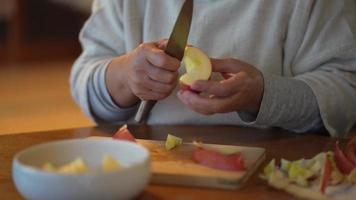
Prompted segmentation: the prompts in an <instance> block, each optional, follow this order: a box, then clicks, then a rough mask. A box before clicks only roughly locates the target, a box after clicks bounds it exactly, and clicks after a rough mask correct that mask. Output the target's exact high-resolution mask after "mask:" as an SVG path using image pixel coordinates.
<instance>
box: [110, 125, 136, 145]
mask: <svg viewBox="0 0 356 200" xmlns="http://www.w3.org/2000/svg"><path fill="white" fill-rule="evenodd" d="M113 139H114V140H126V141H131V142H136V139H135V137H134V136H133V135H132V134H131V133H130V131H129V129H128V128H127V125H126V124H125V125H123V126H122V127H121V128H120V129H119V130H118V131H117V132H116V133H115V135H114V136H113Z"/></svg>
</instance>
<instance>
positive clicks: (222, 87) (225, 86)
mask: <svg viewBox="0 0 356 200" xmlns="http://www.w3.org/2000/svg"><path fill="white" fill-rule="evenodd" d="M191 88H192V89H193V90H196V91H199V92H204V93H207V94H212V95H215V96H218V97H226V96H230V95H231V94H232V93H233V92H234V88H233V87H232V84H231V83H230V81H220V82H219V81H213V80H208V81H195V82H194V83H193V84H192V86H191Z"/></svg>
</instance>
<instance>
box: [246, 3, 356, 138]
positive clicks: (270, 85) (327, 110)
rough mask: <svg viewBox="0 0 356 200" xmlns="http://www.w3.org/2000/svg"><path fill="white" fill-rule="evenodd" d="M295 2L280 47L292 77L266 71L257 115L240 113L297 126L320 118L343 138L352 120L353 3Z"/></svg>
mask: <svg viewBox="0 0 356 200" xmlns="http://www.w3.org/2000/svg"><path fill="white" fill-rule="evenodd" d="M296 4H297V5H296V10H297V11H295V12H294V13H293V14H292V16H291V20H290V24H289V30H288V34H287V37H286V45H285V49H284V51H285V52H284V55H285V61H284V67H285V68H287V69H288V68H289V69H291V74H292V77H280V76H273V75H268V74H264V78H265V92H264V97H263V100H262V104H261V108H260V112H259V113H258V115H257V118H255V119H254V120H253V119H251V117H246V115H244V114H242V115H241V114H240V116H241V117H242V119H243V120H245V122H248V123H249V124H251V123H252V124H253V123H255V124H257V125H266V126H278V127H283V128H287V129H290V130H295V131H306V130H308V129H312V128H315V127H317V126H318V124H320V123H318V122H319V121H321V122H322V124H323V126H324V127H325V128H326V129H327V130H328V132H329V133H330V135H331V136H333V137H345V136H346V134H347V132H348V131H349V130H350V129H351V128H352V126H353V124H354V123H355V122H356V13H355V12H356V11H355V2H354V1H352V0H344V1H322V0H319V1H311V3H310V4H309V5H307V6H301V5H298V3H296ZM298 9H299V10H300V11H301V10H302V11H301V12H299V11H298ZM302 12H304V14H302Z"/></svg>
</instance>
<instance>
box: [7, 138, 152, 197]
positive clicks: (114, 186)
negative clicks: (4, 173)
mask: <svg viewBox="0 0 356 200" xmlns="http://www.w3.org/2000/svg"><path fill="white" fill-rule="evenodd" d="M107 154H109V155H111V156H112V157H113V158H115V159H116V160H118V161H119V162H120V164H121V165H123V166H125V168H123V169H121V170H116V171H113V172H102V171H100V170H97V171H90V172H88V173H84V174H71V175H68V174H59V173H52V172H46V171H43V170H41V167H42V166H43V164H44V163H45V162H50V163H52V164H54V165H63V164H67V163H69V162H71V161H73V160H75V159H76V158H78V157H81V158H83V159H84V160H85V162H86V163H87V165H88V166H89V168H90V169H100V166H101V162H102V158H103V156H104V155H107ZM12 176H13V179H14V182H15V185H16V187H17V189H18V191H19V192H20V193H21V194H22V195H23V196H24V197H25V198H26V199H36V200H42V199H46V200H47V199H61V200H63V199H131V198H134V197H136V196H137V195H139V194H140V193H141V192H142V191H143V189H144V188H145V186H146V185H147V184H148V181H149V179H150V159H149V153H148V151H147V150H146V149H145V148H144V147H142V146H140V145H138V144H135V143H132V142H127V141H117V140H85V139H75V140H62V141H57V142H50V143H45V144H40V145H36V146H33V147H30V148H28V149H25V150H24V151H21V152H19V153H18V154H16V155H15V158H14V160H13V167H12Z"/></svg>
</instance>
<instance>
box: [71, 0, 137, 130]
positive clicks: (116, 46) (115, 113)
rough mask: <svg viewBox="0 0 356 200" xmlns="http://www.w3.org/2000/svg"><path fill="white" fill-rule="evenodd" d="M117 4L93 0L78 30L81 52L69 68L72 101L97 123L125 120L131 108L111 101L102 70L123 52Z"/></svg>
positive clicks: (104, 70) (119, 13)
mask: <svg viewBox="0 0 356 200" xmlns="http://www.w3.org/2000/svg"><path fill="white" fill-rule="evenodd" d="M122 12H123V11H122V9H121V8H120V4H118V3H114V1H112V0H102V1H101V0H97V1H94V3H93V9H92V14H91V16H90V18H89V19H88V20H87V22H86V23H85V25H84V27H83V29H82V30H81V33H80V36H79V39H80V43H81V45H82V49H83V52H82V54H81V55H80V56H79V58H78V59H77V60H76V62H75V63H74V65H73V67H72V71H71V77H70V84H71V92H72V96H73V97H74V99H75V101H76V102H77V103H78V104H79V106H80V107H81V108H82V110H83V111H84V112H85V113H86V114H87V115H88V116H89V117H91V118H92V119H94V120H95V121H96V122H99V123H105V122H111V123H112V122H121V121H126V120H128V119H129V118H130V117H131V116H132V115H133V114H134V112H135V111H136V108H135V107H132V108H125V109H124V108H120V107H119V106H118V105H116V104H115V102H114V101H113V100H112V98H111V96H110V94H109V92H108V89H107V87H106V83H105V72H106V69H107V66H108V65H109V63H110V62H111V60H112V58H114V57H116V56H119V55H122V54H124V53H125V44H124V41H123V40H124V39H123V38H124V31H123V24H122V20H121V14H122Z"/></svg>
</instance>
